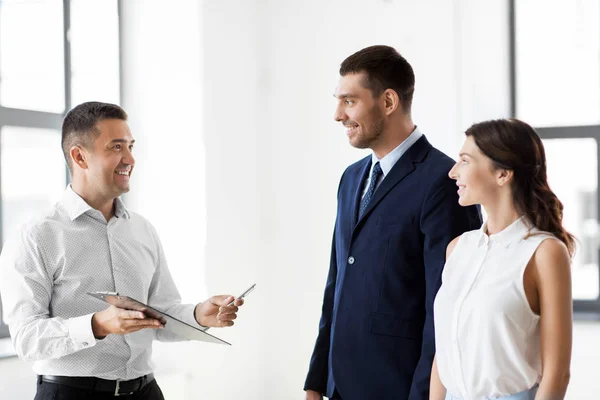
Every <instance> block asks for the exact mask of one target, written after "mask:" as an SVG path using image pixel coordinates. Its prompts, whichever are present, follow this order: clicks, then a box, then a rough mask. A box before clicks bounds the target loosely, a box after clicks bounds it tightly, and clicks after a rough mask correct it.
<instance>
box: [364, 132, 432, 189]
mask: <svg viewBox="0 0 600 400" xmlns="http://www.w3.org/2000/svg"><path fill="white" fill-rule="evenodd" d="M421 136H423V134H422V133H421V131H420V130H419V128H417V127H416V126H415V129H414V130H413V131H412V133H411V134H410V135H408V137H407V138H406V139H404V140H403V141H402V143H400V144H399V145H398V146H397V147H396V148H395V149H394V150H392V151H390V152H389V153H388V154H386V155H385V156H384V157H383V158H382V159H381V160H380V159H379V158H377V156H376V155H375V153H373V154H372V155H371V169H369V175H368V176H367V180H366V182H365V185H364V187H363V191H362V196H361V199H362V198H363V197H365V194H367V189H368V188H369V184H370V183H371V176H372V174H373V167H374V166H375V163H377V162H379V166H380V167H381V172H383V174H381V178H379V181H378V182H377V185H376V186H375V190H377V188H378V187H379V185H381V182H383V180H384V179H385V177H386V176H387V174H389V173H390V171H391V170H392V168H393V167H394V165H395V164H396V163H397V162H398V160H399V159H400V157H402V156H403V155H404V153H406V152H407V151H408V149H410V148H411V146H412V145H413V144H415V142H416V141H417V140H419V139H420V138H421Z"/></svg>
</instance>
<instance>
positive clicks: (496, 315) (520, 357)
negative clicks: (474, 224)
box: [434, 218, 553, 400]
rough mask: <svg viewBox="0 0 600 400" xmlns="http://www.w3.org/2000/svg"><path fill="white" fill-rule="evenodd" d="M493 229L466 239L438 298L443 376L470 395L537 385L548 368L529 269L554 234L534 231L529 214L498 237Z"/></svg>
mask: <svg viewBox="0 0 600 400" xmlns="http://www.w3.org/2000/svg"><path fill="white" fill-rule="evenodd" d="M486 231H487V224H484V225H483V227H482V228H481V229H480V230H476V231H470V232H466V233H464V234H463V235H462V236H461V237H460V239H459V240H458V242H457V244H456V247H455V248H454V251H453V252H452V254H451V256H450V258H449V259H448V261H447V262H446V266H445V267H444V272H443V273H442V286H441V288H440V290H439V292H438V294H437V296H436V298H435V303H434V319H435V343H436V351H437V353H436V360H437V367H438V371H439V376H440V379H441V381H442V383H443V384H444V386H445V387H446V389H447V391H448V393H450V394H452V395H453V396H457V397H460V398H462V399H464V400H483V399H494V398H496V397H501V396H507V395H511V394H514V393H518V392H522V391H525V390H528V389H531V388H532V387H533V386H534V385H535V384H536V383H538V382H539V380H540V378H541V373H542V364H541V350H540V327H539V320H540V317H539V316H538V315H536V314H535V313H534V312H533V311H532V310H531V307H530V305H529V302H528V300H527V297H526V295H525V289H524V286H523V274H524V273H525V268H526V267H527V264H528V263H529V260H530V259H531V257H532V256H533V254H534V253H535V250H536V249H537V247H538V246H539V244H540V243H541V242H542V241H544V240H545V239H547V238H550V237H553V236H552V235H550V234H548V233H545V232H540V231H539V230H537V229H536V228H532V229H531V230H530V229H529V227H528V223H527V222H526V220H525V219H524V218H520V219H518V220H517V221H515V222H513V223H512V224H511V225H510V226H508V227H507V228H506V229H504V230H503V231H501V232H499V233H497V234H494V235H490V236H488V235H487V234H486ZM529 234H531V235H529Z"/></svg>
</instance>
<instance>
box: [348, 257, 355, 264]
mask: <svg viewBox="0 0 600 400" xmlns="http://www.w3.org/2000/svg"><path fill="white" fill-rule="evenodd" d="M348 264H350V265H352V264H354V257H352V256H350V257H348Z"/></svg>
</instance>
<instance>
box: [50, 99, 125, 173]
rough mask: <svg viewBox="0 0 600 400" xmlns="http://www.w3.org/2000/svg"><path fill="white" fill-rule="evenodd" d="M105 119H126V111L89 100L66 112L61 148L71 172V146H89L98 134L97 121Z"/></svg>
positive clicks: (115, 106) (113, 105)
mask: <svg viewBox="0 0 600 400" xmlns="http://www.w3.org/2000/svg"><path fill="white" fill-rule="evenodd" d="M105 119H120V120H123V121H127V113H126V112H125V110H123V109H122V108H121V107H119V106H118V105H116V104H109V103H100V102H97V101H89V102H87V103H82V104H80V105H78V106H77V107H75V108H73V109H72V110H71V111H69V112H68V113H67V115H66V116H65V119H64V121H63V125H62V141H61V144H62V150H63V154H64V155H65V159H66V160H67V165H68V166H69V169H70V170H71V172H73V165H72V163H71V156H70V154H69V153H70V151H71V148H72V147H73V146H82V147H85V148H87V149H89V148H91V145H92V143H93V142H94V140H95V139H96V138H97V137H98V136H99V135H100V130H99V129H98V126H97V124H98V122H100V121H103V120H105Z"/></svg>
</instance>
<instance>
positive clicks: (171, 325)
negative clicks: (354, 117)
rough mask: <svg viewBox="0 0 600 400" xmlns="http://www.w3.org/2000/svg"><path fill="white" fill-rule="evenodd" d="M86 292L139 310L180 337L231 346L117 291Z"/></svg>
mask: <svg viewBox="0 0 600 400" xmlns="http://www.w3.org/2000/svg"><path fill="white" fill-rule="evenodd" d="M87 294H89V295H90V296H92V297H93V298H95V299H98V300H102V301H104V302H106V303H108V304H110V305H113V306H115V307H119V308H123V309H125V310H133V311H141V312H143V313H144V314H146V315H147V316H148V317H150V318H154V319H157V320H159V321H160V322H161V323H162V324H163V326H164V328H163V329H167V330H169V331H170V332H172V333H174V334H176V335H177V336H179V337H181V338H182V339H187V340H199V341H201V342H209V343H216V344H225V345H228V346H231V343H228V342H226V341H224V340H223V339H219V338H218V337H216V336H213V335H211V334H210V333H207V332H204V331H203V330H202V329H201V328H200V327H198V328H196V327H194V326H192V325H190V324H188V323H186V322H183V321H181V320H179V319H177V318H175V317H172V316H170V315H169V314H167V313H164V312H162V311H160V310H157V309H156V308H153V307H150V306H149V305H147V304H144V303H142V302H141V301H137V300H135V299H132V298H131V297H129V296H121V295H119V294H118V293H113V292H87Z"/></svg>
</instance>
